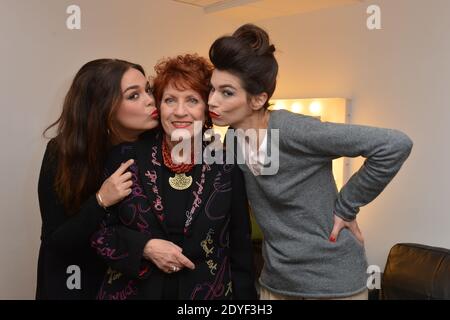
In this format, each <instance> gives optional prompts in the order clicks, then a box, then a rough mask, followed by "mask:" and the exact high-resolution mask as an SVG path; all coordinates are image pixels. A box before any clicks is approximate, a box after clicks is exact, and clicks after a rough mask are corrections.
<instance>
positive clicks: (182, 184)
mask: <svg viewBox="0 0 450 320" xmlns="http://www.w3.org/2000/svg"><path fill="white" fill-rule="evenodd" d="M169 184H170V186H171V187H172V188H174V189H175V190H186V189H187V188H189V187H190V186H191V184H192V177H188V176H186V174H185V173H176V174H175V177H172V178H169Z"/></svg>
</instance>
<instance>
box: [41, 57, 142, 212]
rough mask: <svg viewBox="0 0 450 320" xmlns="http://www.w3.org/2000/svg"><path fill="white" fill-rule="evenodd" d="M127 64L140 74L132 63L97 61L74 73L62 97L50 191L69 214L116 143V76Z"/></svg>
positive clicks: (95, 181)
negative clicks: (55, 194) (64, 95)
mask: <svg viewBox="0 0 450 320" xmlns="http://www.w3.org/2000/svg"><path fill="white" fill-rule="evenodd" d="M130 68H134V69H136V70H138V71H140V72H142V74H144V75H145V72H144V69H143V68H142V67H141V66H140V65H137V64H134V63H131V62H127V61H123V60H117V59H98V60H94V61H90V62H88V63H86V64H85V65H84V66H83V67H82V68H81V69H80V70H79V71H78V73H77V74H76V76H75V78H74V80H73V82H72V85H71V86H70V89H69V91H68V92H67V95H66V97H65V100H64V104H63V110H62V113H61V116H60V117H59V119H58V120H57V121H56V122H54V123H53V124H51V125H50V126H49V127H48V128H47V129H46V130H45V131H44V136H45V134H46V132H47V131H48V130H49V129H50V128H53V127H55V126H57V133H56V137H55V138H54V142H55V143H53V146H54V147H53V148H52V151H53V152H52V154H53V155H54V156H55V158H56V159H57V169H56V178H55V189H56V192H57V194H58V196H59V198H60V200H61V201H62V203H63V205H64V207H65V208H66V210H67V212H68V213H69V214H73V213H75V212H77V211H78V210H79V208H80V205H81V203H82V202H83V201H85V200H86V199H87V198H88V197H89V196H91V195H93V194H94V193H95V192H96V191H97V190H98V188H99V187H100V184H101V182H102V180H103V178H104V177H103V168H104V165H105V160H106V156H107V153H108V151H109V148H110V147H111V145H112V141H120V140H121V137H120V134H119V133H118V132H117V131H116V129H115V127H116V126H115V125H114V121H115V116H116V113H117V109H118V107H119V106H120V103H121V100H122V88H121V82H122V77H123V75H124V74H125V72H127V71H128V70H129V69H130Z"/></svg>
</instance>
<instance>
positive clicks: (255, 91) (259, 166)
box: [209, 24, 412, 299]
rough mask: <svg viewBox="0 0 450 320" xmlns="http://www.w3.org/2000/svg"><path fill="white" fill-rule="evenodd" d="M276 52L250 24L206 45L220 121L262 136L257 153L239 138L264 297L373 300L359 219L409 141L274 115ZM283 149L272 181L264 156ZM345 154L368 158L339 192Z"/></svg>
mask: <svg viewBox="0 0 450 320" xmlns="http://www.w3.org/2000/svg"><path fill="white" fill-rule="evenodd" d="M274 52H275V47H274V46H273V45H272V44H271V43H270V40H269V36H268V34H267V33H266V32H265V31H264V30H262V29H261V28H259V27H257V26H255V25H251V24H248V25H244V26H242V27H240V28H239V29H237V30H236V31H235V32H234V34H233V35H232V36H224V37H221V38H219V39H217V40H216V41H215V42H214V43H213V45H212V46H211V48H210V59H211V61H212V63H213V64H214V66H215V70H214V72H213V75H212V79H211V85H212V89H211V93H210V97H209V110H210V115H211V117H212V119H213V122H214V124H216V125H219V126H227V125H229V126H231V127H232V128H233V129H243V130H248V129H262V130H258V133H257V135H256V137H257V141H256V144H255V146H254V147H252V145H250V144H247V143H246V142H245V141H243V142H242V143H241V146H240V148H239V149H238V150H241V148H243V149H244V159H245V164H242V165H240V168H241V169H242V171H243V172H244V178H245V183H246V189H247V192H248V197H249V201H250V205H251V207H252V209H253V212H254V214H255V218H256V220H257V222H258V224H259V226H260V227H261V229H262V232H263V237H264V239H263V257H264V260H265V264H264V267H263V270H262V273H261V276H260V279H259V282H260V284H261V299H304V298H324V299H333V298H339V299H367V288H366V282H367V274H366V269H367V262H366V256H365V250H364V244H363V238H362V235H361V232H360V230H359V228H358V225H357V223H356V220H355V218H356V215H357V213H358V212H359V208H360V207H361V206H364V205H366V204H368V203H369V202H371V201H372V200H373V199H375V198H376V197H377V196H378V195H379V194H380V192H381V191H382V190H383V189H384V188H385V187H386V185H387V184H388V183H389V182H390V181H391V180H392V179H393V178H394V176H395V175H396V173H397V172H398V171H399V169H400V167H401V166H402V164H403V162H404V161H405V160H406V159H407V157H408V156H409V154H410V151H411V148H412V142H411V140H410V139H409V138H408V137H407V136H406V135H405V134H403V133H401V132H399V131H396V130H390V129H381V128H373V127H367V126H357V125H346V124H336V123H328V122H321V121H320V120H318V119H316V118H313V117H308V116H304V115H297V114H294V113H290V112H287V111H283V110H279V111H269V110H268V109H267V108H268V106H269V103H268V101H269V99H270V98H271V96H272V94H273V92H274V90H275V85H276V77H277V72H278V64H277V61H276V59H275V57H274ZM277 138H278V141H275V142H276V143H274V140H276V139H277ZM274 148H277V150H275V149H274ZM277 151H278V152H279V158H278V159H275V161H278V171H277V172H276V173H275V174H274V172H273V171H272V172H270V171H268V170H267V159H268V158H269V155H272V154H273V153H274V152H275V153H276V152H277ZM342 156H347V157H357V156H363V157H365V158H366V161H365V163H364V165H363V166H362V167H361V168H360V170H359V171H358V172H357V173H355V174H354V175H353V176H352V177H351V179H350V180H349V181H348V182H347V183H346V184H345V186H344V187H343V188H342V189H341V190H340V192H338V190H337V188H336V184H335V181H334V178H333V174H332V160H333V159H336V158H339V157H342ZM272 160H273V159H272Z"/></svg>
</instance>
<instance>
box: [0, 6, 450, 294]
mask: <svg viewBox="0 0 450 320" xmlns="http://www.w3.org/2000/svg"><path fill="white" fill-rule="evenodd" d="M74 3H75V4H78V5H80V6H81V8H82V30H80V31H69V30H67V29H66V27H65V20H66V17H67V14H66V13H65V11H66V8H67V6H68V5H70V4H74ZM370 3H378V4H380V6H381V8H382V22H383V29H382V30H380V31H368V30H367V29H366V27H365V19H366V13H365V10H366V7H367V5H368V3H367V2H366V4H362V5H355V6H346V7H340V8H337V9H330V10H325V11H320V12H313V13H308V14H304V15H298V16H292V17H288V18H278V19H272V20H268V21H263V22H260V23H259V24H261V25H262V26H265V27H266V28H267V29H268V30H269V32H270V34H271V36H272V38H273V39H274V41H275V43H276V45H277V47H278V49H279V50H280V52H279V53H278V58H279V61H280V67H281V72H280V77H279V86H278V90H277V92H276V97H278V98H293V97H346V98H351V99H353V102H354V117H353V121H354V122H355V123H360V124H368V125H376V126H383V127H393V128H398V129H401V130H403V131H405V132H407V133H408V134H409V135H410V136H411V137H412V139H413V140H414V142H415V147H414V150H413V153H412V155H411V157H410V159H409V160H408V162H407V163H406V165H405V166H404V168H403V170H402V171H401V172H400V174H399V175H398V176H397V178H396V179H395V180H394V182H393V183H392V184H391V185H390V186H389V187H388V188H387V189H386V191H385V193H383V194H382V195H381V196H380V197H379V198H377V199H376V200H375V201H374V202H373V203H372V204H370V205H368V206H367V207H365V208H363V209H362V211H361V215H360V218H359V221H360V224H361V226H362V229H363V232H364V233H365V236H366V242H367V252H368V257H369V262H370V263H373V264H378V265H380V267H382V268H383V267H384V262H385V259H386V256H387V253H388V250H389V248H390V247H391V246H392V245H393V244H394V243H396V242H407V241H411V242H419V243H425V244H430V245H437V246H444V247H450V233H449V232H448V229H449V227H450V215H449V214H448V208H447V202H448V201H447V198H448V194H449V190H450V168H449V167H448V166H447V164H448V163H450V161H449V160H450V151H449V148H448V147H447V143H446V141H445V137H448V136H450V129H448V127H447V126H446V124H447V122H448V121H449V120H450V109H449V108H447V105H448V101H450V90H448V89H447V88H448V85H449V83H450V72H449V71H450V59H449V58H448V57H450V42H449V41H448V40H446V39H447V38H448V37H447V35H446V30H449V29H450V19H448V17H447V14H446V13H447V12H450V2H449V1H448V0H428V1H425V0H395V1H392V0H378V1H376V0H374V1H372V2H370ZM0 14H1V17H0V70H1V76H0V93H1V98H2V100H1V111H2V116H1V117H0V143H1V144H0V146H1V150H2V157H1V160H0V176H1V177H2V186H1V187H0V210H1V211H0V212H1V213H0V299H14V298H19V299H20V298H25V299H32V298H33V297H34V290H35V279H36V262H37V252H38V248H39V235H40V225H41V221H40V215H39V208H38V201H37V178H38V174H39V168H40V162H41V158H42V155H43V151H44V148H45V143H46V142H45V140H44V139H43V138H42V137H41V133H42V131H43V129H44V128H45V127H46V126H47V125H48V124H50V123H51V122H52V121H53V120H55V119H56V117H57V116H58V115H59V112H60V110H61V102H62V99H63V97H64V94H65V92H66V90H67V89H68V86H69V83H70V80H71V79H72V77H73V76H74V74H75V72H76V71H77V70H78V69H79V68H80V67H81V65H82V64H83V63H85V62H86V61H88V60H91V59H94V58H100V57H118V58H123V59H128V60H131V61H133V62H138V63H141V64H143V65H144V67H145V68H146V69H147V71H148V72H149V73H151V71H152V70H151V68H152V66H153V65H154V63H155V62H156V61H157V60H158V59H159V58H161V57H163V56H171V55H174V54H178V53H183V52H199V53H200V54H204V55H206V53H207V50H208V48H209V45H210V44H211V42H212V41H213V40H214V39H215V38H216V37H217V36H219V35H222V34H224V33H227V32H231V31H232V30H233V29H234V28H235V27H236V26H237V25H238V23H239V22H237V21H234V22H230V21H224V20H221V19H219V18H217V17H214V16H205V15H203V13H202V12H201V10H200V9H198V8H191V7H188V6H180V5H177V4H174V3H171V1H166V0H151V1H147V0H129V1H111V0H96V1H89V0H77V1H68V0H41V1H34V0H33V1H29V0H0ZM359 164H360V163H355V168H356V167H357V166H358V165H359Z"/></svg>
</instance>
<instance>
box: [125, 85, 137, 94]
mask: <svg viewBox="0 0 450 320" xmlns="http://www.w3.org/2000/svg"><path fill="white" fill-rule="evenodd" d="M133 89H139V85H134V86H129V87H128V88H126V89H125V91H124V92H123V94H125V93H126V92H127V91H129V90H133Z"/></svg>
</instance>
